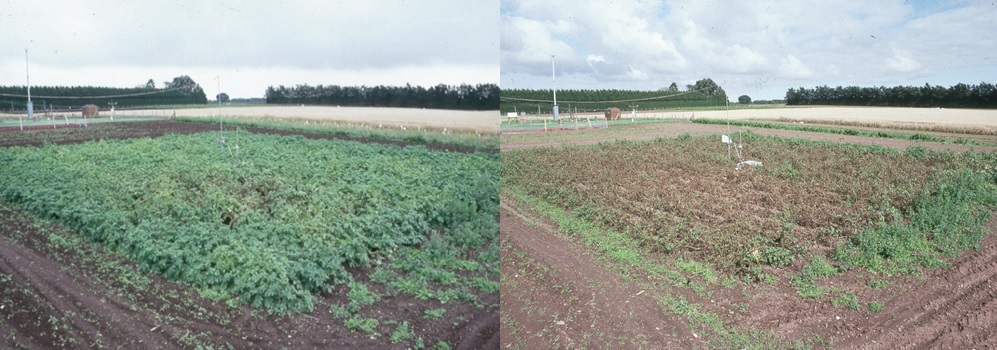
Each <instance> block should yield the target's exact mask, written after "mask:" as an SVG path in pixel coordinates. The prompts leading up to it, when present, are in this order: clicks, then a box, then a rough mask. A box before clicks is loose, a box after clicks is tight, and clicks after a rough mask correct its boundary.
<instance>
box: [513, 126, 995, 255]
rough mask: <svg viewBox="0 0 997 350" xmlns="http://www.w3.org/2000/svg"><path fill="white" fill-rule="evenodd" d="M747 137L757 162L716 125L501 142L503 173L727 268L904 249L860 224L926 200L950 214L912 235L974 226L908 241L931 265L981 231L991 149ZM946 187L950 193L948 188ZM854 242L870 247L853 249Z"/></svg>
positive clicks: (524, 186)
mask: <svg viewBox="0 0 997 350" xmlns="http://www.w3.org/2000/svg"><path fill="white" fill-rule="evenodd" d="M744 143H745V147H744V151H745V153H746V154H745V157H747V158H746V159H757V160H760V161H761V162H762V163H763V166H762V167H759V168H751V169H743V170H735V166H734V164H735V163H736V153H735V154H734V155H732V156H728V153H727V147H726V146H725V145H724V144H722V143H720V139H719V137H716V138H714V137H691V138H690V137H680V138H679V139H671V140H664V139H661V140H655V141H650V142H626V141H620V142H615V143H602V144H598V145H591V146H579V147H562V148H536V149H528V150H517V151H510V152H504V153H503V155H502V182H503V186H509V188H512V189H515V190H516V191H519V192H521V193H524V194H526V195H529V196H531V197H534V198H538V199H540V200H543V201H546V202H548V203H558V204H557V205H558V206H559V207H561V208H565V209H566V210H569V211H570V212H571V213H573V214H574V215H575V216H577V217H580V218H584V219H585V220H589V221H591V222H593V223H597V224H599V225H601V226H603V227H606V228H609V229H611V230H615V231H618V232H623V233H626V234H627V235H629V236H631V237H633V238H635V239H636V240H638V241H639V242H641V244H642V245H643V246H644V247H645V248H647V249H649V250H651V251H655V252H658V253H660V254H663V255H665V256H672V257H682V258H691V259H694V260H698V261H705V262H708V263H710V264H711V265H713V266H716V267H717V268H719V269H721V270H724V271H727V272H747V271H748V270H749V269H750V268H752V267H753V266H762V265H764V266H769V265H771V266H785V265H789V264H790V263H792V262H793V260H794V259H795V258H796V257H799V256H801V255H804V256H809V255H811V254H815V253H816V254H819V255H823V254H828V253H829V252H831V251H832V250H835V249H837V252H838V253H837V254H835V256H838V257H842V258H844V257H846V256H855V257H861V258H862V259H864V261H873V260H875V259H874V257H881V258H883V259H886V260H889V259H891V258H894V257H899V255H898V254H897V253H890V252H887V251H884V250H883V249H887V248H888V247H896V248H895V249H896V250H903V249H904V248H903V246H902V245H898V244H899V243H900V242H891V243H889V244H887V243H886V242H885V241H883V239H886V238H889V237H892V236H890V235H888V234H887V235H882V236H876V235H872V234H865V235H863V234H862V233H866V232H867V231H870V230H871V231H876V229H877V228H881V227H886V226H889V225H901V224H903V225H906V224H908V223H913V224H920V223H922V222H933V221H932V219H931V218H927V217H923V216H919V215H920V214H926V213H927V214H930V213H931V212H932V210H934V211H937V212H939V213H938V214H939V215H936V216H938V217H939V218H940V219H941V221H946V222H950V223H949V224H948V225H949V226H938V225H936V226H928V225H922V227H920V228H918V229H917V230H920V233H918V234H919V235H922V236H924V237H927V239H928V240H932V241H933V242H939V241H940V238H942V237H944V235H942V232H941V231H946V234H949V235H952V236H958V235H962V234H963V232H961V231H960V230H963V231H967V232H965V233H966V234H967V235H968V237H969V238H968V239H965V240H962V241H960V242H962V243H961V244H957V245H952V246H951V247H948V248H946V247H947V246H919V247H911V248H912V249H914V250H917V251H916V252H914V253H909V252H908V253H909V254H913V255H917V256H919V259H921V262H923V263H926V265H938V264H937V261H935V260H937V259H932V258H931V257H934V256H938V257H941V258H944V257H945V256H947V255H951V254H949V253H950V250H951V249H967V248H971V247H973V245H975V244H976V242H978V241H979V237H980V236H981V235H982V234H981V233H979V232H975V231H974V232H968V230H971V229H973V228H974V227H975V230H976V231H979V222H982V220H985V219H986V218H987V217H989V212H988V210H987V207H988V206H989V207H992V206H994V205H997V201H995V200H994V199H995V198H997V194H995V191H994V189H995V188H997V187H995V185H997V175H994V174H997V170H995V169H994V167H995V165H994V164H997V155H995V154H994V153H979V152H966V153H959V154H956V153H945V152H934V151H927V150H925V149H923V148H918V147H913V148H909V149H907V150H906V151H897V150H893V149H888V148H883V147H875V146H873V147H870V146H859V145H849V144H835V143H826V142H814V141H808V140H798V139H784V138H777V137H765V136H759V135H754V134H750V133H748V134H747V135H744ZM732 159H734V160H732ZM952 189H956V191H957V193H954V194H951V195H950V193H949V192H952V191H951V190H952ZM973 193H977V194H979V193H982V194H984V196H983V197H980V198H977V199H979V200H974V199H973V198H970V197H974V198H975V197H979V196H978V195H970V194H973ZM952 196H955V199H950V197H952ZM960 196H961V197H960ZM949 202H953V203H960V204H959V208H964V209H965V211H966V213H965V215H963V216H957V215H955V214H954V212H953V211H952V210H954V209H953V208H954V207H951V208H949V207H946V208H941V209H938V208H935V206H936V205H940V204H944V203H949ZM967 203H968V204H967ZM974 203H982V204H984V205H983V206H980V205H978V204H974ZM988 203H989V204H988ZM942 211H944V212H945V213H948V214H945V213H942ZM956 220H964V221H958V222H957V221H956ZM935 221H938V220H935ZM960 227H964V229H960ZM876 232H878V231H876ZM912 235H913V234H907V236H908V237H913V236H912ZM870 237H878V238H875V239H872V240H871V241H870ZM974 237H975V239H973V238H974ZM954 241H955V240H953V242H954ZM945 244H948V243H945ZM852 245H855V246H856V247H858V248H855V249H860V250H861V249H866V251H863V252H859V251H853V250H850V249H851V248H849V247H852ZM880 245H882V247H879V246H880ZM863 247H864V248H863ZM877 247H879V248H877ZM880 248H883V249H880ZM905 254H907V253H905ZM870 256H871V257H870ZM846 260H847V259H846ZM894 260H896V259H894ZM856 261H858V260H856ZM846 263H847V261H846ZM859 265H862V266H863V267H867V268H868V267H869V266H865V265H869V264H864V265H863V264H859ZM922 265H925V264H922ZM908 270H909V269H908Z"/></svg>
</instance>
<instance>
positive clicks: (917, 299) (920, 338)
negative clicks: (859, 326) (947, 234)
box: [835, 220, 997, 349]
mask: <svg viewBox="0 0 997 350" xmlns="http://www.w3.org/2000/svg"><path fill="white" fill-rule="evenodd" d="M995 221H997V220H991V224H990V225H991V226H993V223H994V222H995ZM982 245H983V248H982V249H981V250H980V251H979V252H972V253H969V254H967V256H965V257H963V259H961V260H960V261H959V262H957V263H956V264H955V266H953V267H952V268H951V269H947V270H939V271H934V273H932V275H933V276H930V277H933V278H929V279H928V280H927V281H926V282H923V283H922V284H921V285H915V286H912V288H911V289H909V290H907V291H906V292H902V293H901V294H898V295H896V296H895V297H893V298H892V299H890V300H888V301H887V303H886V305H887V307H886V308H884V309H883V310H882V311H881V312H879V313H877V314H876V315H875V316H871V317H870V318H869V324H868V325H866V326H865V327H864V328H866V329H869V330H870V331H868V332H863V333H865V334H858V333H856V334H854V335H853V336H852V337H851V338H849V339H842V340H840V341H838V342H835V345H836V346H837V345H841V346H845V347H848V348H861V349H929V348H930V349H935V348H951V349H963V348H974V347H977V348H980V347H981V345H985V344H992V343H993V342H994V341H995V339H994V337H993V336H992V334H997V303H995V302H994V300H995V297H997V238H995V237H993V236H992V235H991V236H988V237H985V238H984V241H983V244H982ZM982 348H985V347H982Z"/></svg>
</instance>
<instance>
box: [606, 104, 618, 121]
mask: <svg viewBox="0 0 997 350" xmlns="http://www.w3.org/2000/svg"><path fill="white" fill-rule="evenodd" d="M619 119H620V109H619V108H616V107H613V108H606V120H619Z"/></svg>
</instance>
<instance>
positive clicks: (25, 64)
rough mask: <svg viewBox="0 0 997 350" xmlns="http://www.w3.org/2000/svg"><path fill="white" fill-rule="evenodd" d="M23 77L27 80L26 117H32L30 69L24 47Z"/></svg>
mask: <svg viewBox="0 0 997 350" xmlns="http://www.w3.org/2000/svg"><path fill="white" fill-rule="evenodd" d="M24 78H25V80H27V82H28V105H27V107H28V118H34V109H35V108H34V107H35V106H33V105H32V104H31V71H30V69H29V68H28V49H24Z"/></svg>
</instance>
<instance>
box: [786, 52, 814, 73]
mask: <svg viewBox="0 0 997 350" xmlns="http://www.w3.org/2000/svg"><path fill="white" fill-rule="evenodd" d="M779 73H781V74H782V75H783V76H786V77H790V78H807V77H810V76H812V75H813V72H811V71H810V68H807V66H806V65H804V64H803V62H800V59H799V58H796V56H793V55H789V56H786V57H785V58H783V59H782V61H781V64H780V65H779Z"/></svg>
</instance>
